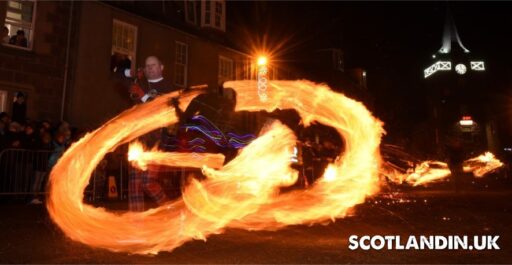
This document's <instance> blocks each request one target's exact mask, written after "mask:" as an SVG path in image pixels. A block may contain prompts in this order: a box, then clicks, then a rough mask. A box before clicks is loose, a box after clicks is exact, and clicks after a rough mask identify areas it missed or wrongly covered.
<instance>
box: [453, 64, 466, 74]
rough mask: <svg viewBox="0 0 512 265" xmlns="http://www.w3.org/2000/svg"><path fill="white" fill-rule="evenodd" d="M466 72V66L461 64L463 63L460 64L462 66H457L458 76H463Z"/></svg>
mask: <svg viewBox="0 0 512 265" xmlns="http://www.w3.org/2000/svg"><path fill="white" fill-rule="evenodd" d="M466 70H467V69H466V66H465V65H463V64H461V63H460V64H457V65H456V66H455V71H456V72H457V74H459V75H463V74H465V73H466Z"/></svg>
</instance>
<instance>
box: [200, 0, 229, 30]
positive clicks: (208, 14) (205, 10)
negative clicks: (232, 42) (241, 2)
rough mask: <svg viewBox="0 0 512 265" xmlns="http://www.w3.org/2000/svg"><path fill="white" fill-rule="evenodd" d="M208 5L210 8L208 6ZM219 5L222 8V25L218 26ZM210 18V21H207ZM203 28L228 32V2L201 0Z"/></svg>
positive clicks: (222, 0)
mask: <svg viewBox="0 0 512 265" xmlns="http://www.w3.org/2000/svg"><path fill="white" fill-rule="evenodd" d="M206 3H208V7H207V5H206ZM217 5H220V6H221V13H220V21H219V23H220V25H218V26H217V24H216V22H217V19H216V18H217V14H218V13H217ZM207 18H208V21H206V20H207ZM201 26H202V27H211V28H215V29H218V30H221V31H226V2H225V1H224V0H211V1H209V0H201Z"/></svg>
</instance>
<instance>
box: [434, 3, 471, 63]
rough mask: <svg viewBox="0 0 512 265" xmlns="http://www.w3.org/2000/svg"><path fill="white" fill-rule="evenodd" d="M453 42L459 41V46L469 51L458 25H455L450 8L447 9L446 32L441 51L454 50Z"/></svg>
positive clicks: (448, 51) (465, 51) (466, 51)
mask: <svg viewBox="0 0 512 265" xmlns="http://www.w3.org/2000/svg"><path fill="white" fill-rule="evenodd" d="M452 43H458V44H459V47H460V48H461V49H462V50H463V51H464V53H469V50H468V49H466V47H464V45H463V44H462V41H460V37H459V33H458V32H457V27H456V26H455V22H454V20H453V17H452V14H451V12H450V8H449V7H448V8H447V9H446V21H445V24H444V32H443V46H442V47H441V49H439V51H438V52H439V53H443V54H447V53H450V52H451V50H452Z"/></svg>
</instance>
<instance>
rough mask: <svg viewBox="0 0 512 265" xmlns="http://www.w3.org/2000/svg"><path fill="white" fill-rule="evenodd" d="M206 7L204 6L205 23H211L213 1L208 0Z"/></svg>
mask: <svg viewBox="0 0 512 265" xmlns="http://www.w3.org/2000/svg"><path fill="white" fill-rule="evenodd" d="M204 5H205V8H204V24H206V25H210V24H211V22H210V19H211V16H212V14H211V8H212V7H211V2H210V1H209V0H206V2H205V4H204Z"/></svg>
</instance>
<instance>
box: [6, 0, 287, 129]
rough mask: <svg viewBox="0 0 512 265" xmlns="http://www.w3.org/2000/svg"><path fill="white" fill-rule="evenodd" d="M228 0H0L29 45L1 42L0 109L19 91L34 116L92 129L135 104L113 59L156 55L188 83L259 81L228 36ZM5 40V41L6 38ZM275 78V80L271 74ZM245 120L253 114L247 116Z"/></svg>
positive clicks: (133, 61) (179, 81) (133, 62)
mask: <svg viewBox="0 0 512 265" xmlns="http://www.w3.org/2000/svg"><path fill="white" fill-rule="evenodd" d="M226 4H227V3H226V2H225V1H223V0H214V1H205V0H202V1H188V0H184V1H171V2H167V1H162V2H146V1H140V2H138V1H121V2H109V1H106V2H102V1H80V2H74V1H61V2H47V1H18V0H9V1H4V2H0V20H1V21H4V25H6V26H7V27H8V29H9V30H10V33H9V38H10V37H11V36H12V35H13V32H17V31H18V30H20V29H23V30H24V31H25V36H26V38H27V44H26V46H24V47H23V46H21V45H16V44H9V43H8V42H6V43H2V45H1V46H0V108H1V109H0V110H1V111H6V112H10V104H11V103H12V101H13V98H14V96H15V94H16V93H17V92H18V91H22V92H25V94H27V95H28V101H27V103H28V104H27V105H28V107H27V108H28V114H27V116H28V117H30V118H32V119H34V120H42V119H49V120H52V121H55V122H57V121H60V120H65V121H68V122H69V123H71V124H72V125H74V126H76V127H78V128H83V129H85V130H91V129H94V128H97V127H98V126H100V125H101V124H102V123H104V122H105V121H107V120H109V119H111V118H112V117H114V116H115V115H117V114H119V113H120V112H122V111H123V110H125V109H127V108H129V107H130V106H131V105H132V102H130V99H129V95H128V91H127V90H126V88H122V87H119V86H118V82H117V81H118V79H117V78H116V74H115V73H114V72H115V70H116V69H115V68H116V65H115V63H113V62H114V61H116V58H118V57H122V58H125V59H128V61H129V64H130V67H131V68H132V69H137V68H138V67H142V66H143V65H144V59H145V58H146V57H147V56H150V55H155V56H158V57H159V58H160V60H161V61H162V62H163V64H164V77H165V78H167V79H170V80H171V81H172V83H173V85H174V86H176V87H178V88H185V87H188V86H193V85H202V84H207V85H208V87H209V89H212V90H217V89H219V86H221V85H222V83H223V82H224V81H227V80H235V79H254V78H256V71H255V69H256V65H255V64H256V62H255V58H254V57H252V55H250V54H247V53H244V52H242V51H240V50H241V49H239V48H238V47H236V45H235V44H234V43H235V42H234V41H233V40H229V39H228V38H227V34H225V33H226V32H225V31H226ZM6 40H7V39H6ZM274 78H277V77H276V76H274ZM248 120H250V119H248Z"/></svg>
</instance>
